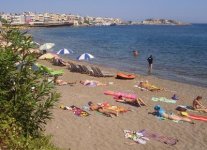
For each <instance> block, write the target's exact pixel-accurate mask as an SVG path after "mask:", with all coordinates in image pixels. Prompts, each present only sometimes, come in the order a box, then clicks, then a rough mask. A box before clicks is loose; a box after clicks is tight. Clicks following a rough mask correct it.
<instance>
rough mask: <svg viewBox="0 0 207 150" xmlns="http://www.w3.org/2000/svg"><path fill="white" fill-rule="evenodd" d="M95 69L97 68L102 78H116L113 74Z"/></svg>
mask: <svg viewBox="0 0 207 150" xmlns="http://www.w3.org/2000/svg"><path fill="white" fill-rule="evenodd" d="M95 68H96V70H97V72H98V73H99V74H100V76H102V77H114V76H115V75H114V74H112V73H110V72H104V71H101V69H100V68H98V67H95Z"/></svg>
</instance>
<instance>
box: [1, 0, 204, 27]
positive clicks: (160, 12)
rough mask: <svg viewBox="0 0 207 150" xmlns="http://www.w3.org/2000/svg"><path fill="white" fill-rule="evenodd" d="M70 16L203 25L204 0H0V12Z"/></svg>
mask: <svg viewBox="0 0 207 150" xmlns="http://www.w3.org/2000/svg"><path fill="white" fill-rule="evenodd" d="M25 11H32V12H50V13H72V14H79V15H81V16H94V17H98V16H100V17H114V18H121V19H123V20H126V21H129V20H133V21H141V20H145V19H148V18H165V19H175V20H178V21H183V22H188V23H207V0H0V12H7V13H10V12H13V13H21V12H25Z"/></svg>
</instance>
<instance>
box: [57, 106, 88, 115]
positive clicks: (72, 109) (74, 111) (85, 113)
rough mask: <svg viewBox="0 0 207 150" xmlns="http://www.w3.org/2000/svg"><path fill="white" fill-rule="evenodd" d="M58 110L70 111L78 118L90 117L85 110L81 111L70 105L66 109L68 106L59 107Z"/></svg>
mask: <svg viewBox="0 0 207 150" xmlns="http://www.w3.org/2000/svg"><path fill="white" fill-rule="evenodd" d="M60 108H62V109H64V110H70V111H72V112H73V113H74V115H76V116H79V117H86V116H89V115H90V114H89V113H88V112H87V111H85V110H83V109H81V108H78V107H76V106H74V105H72V106H70V107H68V106H60Z"/></svg>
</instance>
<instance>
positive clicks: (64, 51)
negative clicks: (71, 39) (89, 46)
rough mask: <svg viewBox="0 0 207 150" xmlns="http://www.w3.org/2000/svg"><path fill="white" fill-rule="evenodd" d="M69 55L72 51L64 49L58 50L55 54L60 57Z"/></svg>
mask: <svg viewBox="0 0 207 150" xmlns="http://www.w3.org/2000/svg"><path fill="white" fill-rule="evenodd" d="M71 53H73V51H72V50H70V49H66V48H63V49H60V50H59V51H58V52H57V54H62V55H64V54H71Z"/></svg>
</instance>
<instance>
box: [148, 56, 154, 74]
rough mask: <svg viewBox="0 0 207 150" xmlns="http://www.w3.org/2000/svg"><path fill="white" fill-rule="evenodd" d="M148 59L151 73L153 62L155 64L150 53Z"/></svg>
mask: <svg viewBox="0 0 207 150" xmlns="http://www.w3.org/2000/svg"><path fill="white" fill-rule="evenodd" d="M147 61H148V63H149V73H151V72H152V64H153V57H152V55H150V57H148V58H147Z"/></svg>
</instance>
